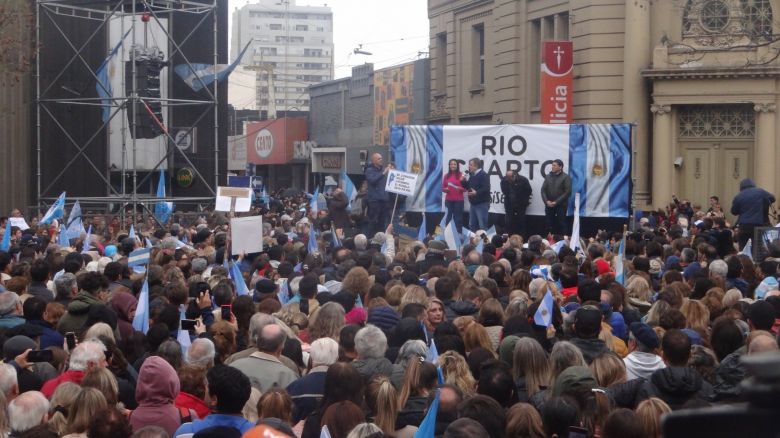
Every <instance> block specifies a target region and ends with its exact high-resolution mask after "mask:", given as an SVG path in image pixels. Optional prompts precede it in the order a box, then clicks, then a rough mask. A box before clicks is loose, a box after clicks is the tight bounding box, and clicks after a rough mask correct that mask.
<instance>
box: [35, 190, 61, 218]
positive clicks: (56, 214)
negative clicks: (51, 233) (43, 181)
mask: <svg viewBox="0 0 780 438" xmlns="http://www.w3.org/2000/svg"><path fill="white" fill-rule="evenodd" d="M63 216H65V192H62V193H61V194H60V196H58V197H57V200H56V201H54V204H52V205H51V207H49V210H48V211H47V212H46V214H45V215H43V218H41V221H40V223H42V224H45V225H49V224H50V223H52V221H53V220H55V219H59V218H61V217H63Z"/></svg>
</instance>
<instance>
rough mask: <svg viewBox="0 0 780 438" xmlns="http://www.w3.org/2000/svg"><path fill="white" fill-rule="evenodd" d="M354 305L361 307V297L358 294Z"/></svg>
mask: <svg viewBox="0 0 780 438" xmlns="http://www.w3.org/2000/svg"><path fill="white" fill-rule="evenodd" d="M355 307H359V308H361V309H362V308H363V298H360V294H357V297H356V298H355Z"/></svg>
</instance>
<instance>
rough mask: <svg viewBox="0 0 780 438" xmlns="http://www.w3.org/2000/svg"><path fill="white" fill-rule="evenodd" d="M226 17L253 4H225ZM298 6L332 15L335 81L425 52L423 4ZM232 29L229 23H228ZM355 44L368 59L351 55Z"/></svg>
mask: <svg viewBox="0 0 780 438" xmlns="http://www.w3.org/2000/svg"><path fill="white" fill-rule="evenodd" d="M229 2H230V3H229V11H230V14H229V15H228V16H229V17H231V18H232V13H233V11H234V10H235V9H236V8H240V7H242V6H244V5H246V4H249V3H254V1H253V0H229ZM291 3H292V2H291ZM295 4H296V5H298V6H324V5H327V6H329V7H330V8H331V10H332V11H333V40H334V45H335V48H334V53H335V56H334V62H335V64H336V78H343V77H346V76H350V74H351V73H352V70H351V69H352V67H354V66H356V65H362V64H364V63H366V62H371V63H373V64H374V68H375V69H379V68H384V67H389V66H391V65H396V64H402V63H404V62H409V61H413V60H415V59H417V58H418V56H420V55H418V52H424V53H423V54H422V56H423V57H424V56H427V52H428V42H429V39H428V30H429V26H428V2H427V1H426V0H295ZM230 24H231V25H232V20H231V23H230ZM359 44H362V45H363V50H365V51H368V52H371V53H372V55H371V56H367V55H355V54H353V53H352V52H353V50H354V49H355V48H357V47H358V45H359Z"/></svg>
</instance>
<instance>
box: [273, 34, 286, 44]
mask: <svg viewBox="0 0 780 438" xmlns="http://www.w3.org/2000/svg"><path fill="white" fill-rule="evenodd" d="M274 41H276V42H277V43H283V42H286V41H287V37H286V36H284V35H277V36H276V38H274Z"/></svg>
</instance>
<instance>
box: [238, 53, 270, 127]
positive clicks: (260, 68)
mask: <svg viewBox="0 0 780 438" xmlns="http://www.w3.org/2000/svg"><path fill="white" fill-rule="evenodd" d="M244 69H246V70H251V71H254V72H255V75H257V72H259V71H264V72H266V74H267V75H268V81H267V82H266V83H267V84H268V118H269V119H275V118H276V91H275V90H274V66H273V65H271V64H267V63H262V62H261V63H260V65H246V66H244ZM257 82H258V78H257V76H256V77H255V84H257ZM257 107H258V108H261V107H262V105H261V103H260V102H257ZM258 111H259V110H258Z"/></svg>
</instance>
